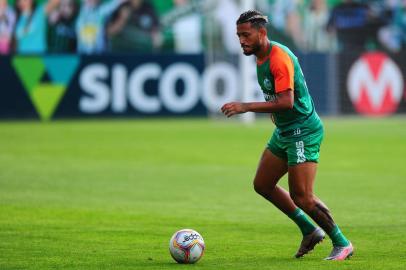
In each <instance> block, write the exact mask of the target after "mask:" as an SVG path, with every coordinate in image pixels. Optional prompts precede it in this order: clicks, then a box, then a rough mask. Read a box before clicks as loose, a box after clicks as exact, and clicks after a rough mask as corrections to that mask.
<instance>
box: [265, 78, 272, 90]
mask: <svg viewBox="0 0 406 270" xmlns="http://www.w3.org/2000/svg"><path fill="white" fill-rule="evenodd" d="M264 86H265V88H266V89H267V90H271V89H272V83H271V81H270V80H269V79H268V78H265V79H264Z"/></svg>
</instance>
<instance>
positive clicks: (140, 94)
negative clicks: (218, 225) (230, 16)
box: [0, 54, 334, 120]
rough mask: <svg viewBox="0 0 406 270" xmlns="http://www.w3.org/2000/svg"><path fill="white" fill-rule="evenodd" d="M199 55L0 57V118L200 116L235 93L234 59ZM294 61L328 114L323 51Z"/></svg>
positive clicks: (237, 91) (237, 78)
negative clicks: (208, 59)
mask: <svg viewBox="0 0 406 270" xmlns="http://www.w3.org/2000/svg"><path fill="white" fill-rule="evenodd" d="M204 59H205V56H204V55H171V54H167V55H128V56H124V55H123V56H82V57H80V56H75V55H44V56H11V57H0V87H1V91H0V117H1V118H38V117H39V118H40V119H42V120H49V119H58V118H76V117H84V118H86V117H100V116H106V117H115V116H117V117H123V116H129V117H138V116H142V117H145V116H207V115H208V113H213V112H214V113H216V112H219V108H220V107H221V105H222V104H223V103H225V102H229V101H232V100H238V99H239V97H240V96H241V89H240V88H239V87H240V85H241V83H240V81H241V80H240V78H241V76H240V74H239V72H240V71H239V69H238V68H237V67H236V65H235V64H232V63H230V62H215V63H210V64H206V63H205V62H204ZM299 60H300V62H301V64H302V67H303V72H304V73H305V75H306V77H307V83H308V86H309V89H310V92H311V93H312V96H313V99H314V101H315V103H316V107H317V110H318V112H319V113H320V114H327V113H331V108H330V106H328V104H329V102H330V101H329V100H328V98H329V97H331V96H334V95H331V94H329V93H328V91H326V89H327V90H328V89H330V87H328V71H329V69H328V66H329V65H328V57H327V56H326V55H320V54H317V55H310V54H309V55H299ZM253 69H254V72H255V66H253ZM252 79H253V80H255V82H254V84H255V85H257V82H256V78H255V76H254V77H253V78H252ZM256 88H257V89H259V86H257V87H256Z"/></svg>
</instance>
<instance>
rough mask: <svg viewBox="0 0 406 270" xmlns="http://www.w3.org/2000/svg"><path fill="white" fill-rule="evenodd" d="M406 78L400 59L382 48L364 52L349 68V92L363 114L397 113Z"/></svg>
mask: <svg viewBox="0 0 406 270" xmlns="http://www.w3.org/2000/svg"><path fill="white" fill-rule="evenodd" d="M403 89H404V81H403V77H402V73H401V71H400V69H399V67H398V66H397V65H396V63H395V62H394V61H393V60H392V59H390V58H389V57H388V56H387V55H386V54H384V53H381V52H374V53H365V54H363V55H362V56H361V57H360V58H359V59H357V61H355V63H354V64H353V65H352V67H351V68H350V70H349V73H348V78H347V91H348V96H349V98H350V100H351V102H352V104H353V106H354V108H355V110H356V111H357V112H359V113H361V114H366V115H387V114H392V113H394V112H395V111H396V110H397V108H398V106H399V103H400V101H401V99H402V95H403Z"/></svg>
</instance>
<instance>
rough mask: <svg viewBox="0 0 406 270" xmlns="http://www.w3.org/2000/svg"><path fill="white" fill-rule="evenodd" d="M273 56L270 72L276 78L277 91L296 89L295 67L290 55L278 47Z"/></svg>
mask: <svg viewBox="0 0 406 270" xmlns="http://www.w3.org/2000/svg"><path fill="white" fill-rule="evenodd" d="M271 57H272V59H271V65H270V72H271V74H272V75H273V77H274V78H275V93H280V92H283V91H286V90H289V89H291V90H294V83H293V81H294V68H293V62H292V60H291V59H290V57H289V55H288V54H287V53H286V52H284V51H283V50H282V49H279V48H278V49H277V50H276V51H275V52H272V55H271Z"/></svg>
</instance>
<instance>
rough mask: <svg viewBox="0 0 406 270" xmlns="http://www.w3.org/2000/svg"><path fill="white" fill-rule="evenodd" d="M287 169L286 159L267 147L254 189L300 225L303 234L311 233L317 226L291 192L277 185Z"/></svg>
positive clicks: (256, 176)
mask: <svg viewBox="0 0 406 270" xmlns="http://www.w3.org/2000/svg"><path fill="white" fill-rule="evenodd" d="M287 171H288V166H287V162H286V160H285V159H282V158H280V157H278V156H276V155H275V154H273V153H272V152H271V151H270V150H269V149H265V151H264V152H263V154H262V157H261V160H260V162H259V165H258V169H257V173H256V175H255V179H254V189H255V191H256V192H257V193H258V194H260V195H261V196H263V197H264V198H265V199H267V200H268V201H270V202H271V203H272V204H273V205H275V206H276V207H277V208H278V209H279V210H281V211H282V212H283V213H285V214H286V215H287V216H288V217H290V218H291V219H292V220H293V221H294V222H295V223H296V224H297V225H298V226H299V228H300V230H301V232H302V234H303V236H306V235H310V234H312V233H313V232H315V231H316V227H315V226H314V225H313V223H312V222H311V221H310V220H309V219H308V218H307V217H306V215H305V214H304V213H303V211H302V210H301V209H299V208H298V207H297V206H296V205H295V204H294V202H293V200H292V198H291V197H290V195H289V193H288V192H287V191H286V190H285V189H283V188H282V187H280V186H278V185H277V183H278V181H279V180H280V179H281V178H282V176H283V175H285V174H286V172H287Z"/></svg>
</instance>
